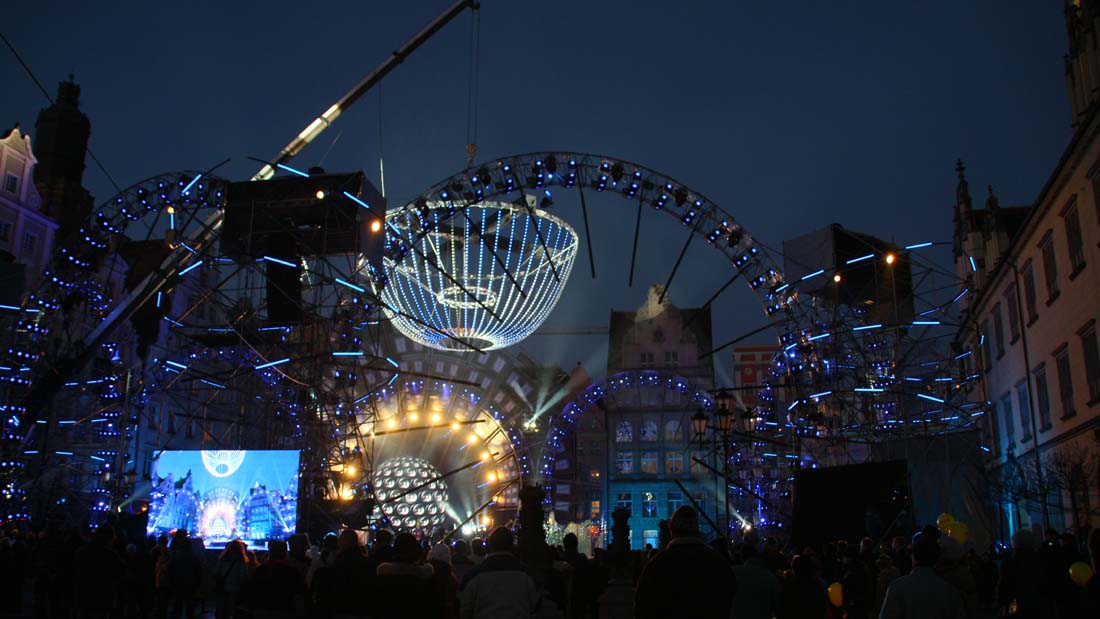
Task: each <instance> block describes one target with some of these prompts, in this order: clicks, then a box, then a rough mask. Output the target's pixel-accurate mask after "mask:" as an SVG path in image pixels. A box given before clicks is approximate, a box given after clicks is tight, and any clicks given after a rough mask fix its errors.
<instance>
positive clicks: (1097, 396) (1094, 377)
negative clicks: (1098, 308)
mask: <svg viewBox="0 0 1100 619" xmlns="http://www.w3.org/2000/svg"><path fill="white" fill-rule="evenodd" d="M1078 333H1079V334H1080V335H1081V352H1083V353H1084V355H1085V381H1086V382H1087V383H1088V386H1089V404H1090V405H1091V404H1095V403H1096V402H1098V401H1100V347H1098V346H1097V343H1096V321H1089V323H1088V324H1087V325H1085V327H1084V328H1083V329H1081V331H1079V332H1078Z"/></svg>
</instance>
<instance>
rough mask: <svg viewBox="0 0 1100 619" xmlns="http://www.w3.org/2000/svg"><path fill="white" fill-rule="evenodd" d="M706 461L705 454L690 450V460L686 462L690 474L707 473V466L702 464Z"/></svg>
mask: <svg viewBox="0 0 1100 619" xmlns="http://www.w3.org/2000/svg"><path fill="white" fill-rule="evenodd" d="M706 461H707V454H706V453H704V452H702V451H693V452H691V462H689V463H688V471H689V472H690V473H691V474H692V475H702V474H703V473H708V472H709V471H708V470H707V467H705V466H703V464H702V463H703V462H706Z"/></svg>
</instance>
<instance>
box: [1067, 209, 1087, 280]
mask: <svg viewBox="0 0 1100 619" xmlns="http://www.w3.org/2000/svg"><path fill="white" fill-rule="evenodd" d="M1062 220H1063V221H1064V222H1065V224H1066V248H1067V249H1068V250H1069V264H1070V266H1071V267H1073V271H1072V272H1071V273H1070V275H1069V277H1070V279H1073V278H1074V277H1076V276H1077V274H1078V273H1080V272H1081V269H1083V268H1085V248H1084V244H1085V243H1084V240H1083V239H1082V238H1081V218H1080V216H1079V215H1078V214H1077V200H1076V199H1074V200H1073V201H1072V202H1070V205H1069V207H1068V208H1066V210H1065V212H1064V213H1063V214H1062Z"/></svg>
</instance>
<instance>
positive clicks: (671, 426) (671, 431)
mask: <svg viewBox="0 0 1100 619" xmlns="http://www.w3.org/2000/svg"><path fill="white" fill-rule="evenodd" d="M665 440H666V441H682V440H684V430H683V426H682V424H681V419H680V418H679V417H677V418H676V419H669V420H668V421H666V422H665Z"/></svg>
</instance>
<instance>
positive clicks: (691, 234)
mask: <svg viewBox="0 0 1100 619" xmlns="http://www.w3.org/2000/svg"><path fill="white" fill-rule="evenodd" d="M700 221H702V219H701V218H700ZM698 227H699V224H695V225H694V226H692V228H691V231H690V232H688V238H687V240H686V241H684V246H683V247H682V248H681V249H680V255H679V256H678V257H677V258H676V264H674V265H672V272H671V273H669V274H668V279H667V280H665V287H664V288H662V289H661V296H660V297H659V298H658V299H657V304H658V305H660V304H661V303H663V302H664V300H665V295H667V294H668V287H669V286H671V285H672V278H674V277H676V271H678V270H680V263H681V262H683V260H684V254H686V253H687V250H688V247H690V246H691V239H693V238H695V233H696V228H698ZM726 285H727V286H728V285H729V284H726Z"/></svg>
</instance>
